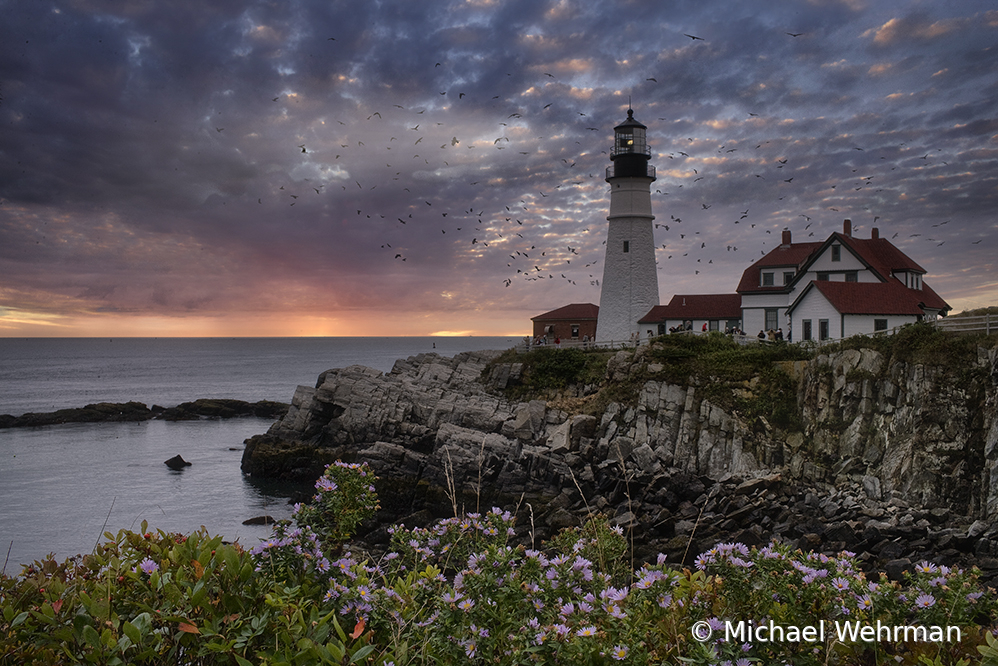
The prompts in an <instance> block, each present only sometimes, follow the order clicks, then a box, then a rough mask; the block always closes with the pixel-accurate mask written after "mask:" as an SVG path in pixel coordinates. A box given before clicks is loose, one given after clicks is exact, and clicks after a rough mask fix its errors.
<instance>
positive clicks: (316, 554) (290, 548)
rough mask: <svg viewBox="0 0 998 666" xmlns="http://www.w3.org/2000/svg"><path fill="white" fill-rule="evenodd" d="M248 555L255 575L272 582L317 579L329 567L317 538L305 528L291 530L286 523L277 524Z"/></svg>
mask: <svg viewBox="0 0 998 666" xmlns="http://www.w3.org/2000/svg"><path fill="white" fill-rule="evenodd" d="M250 555H252V556H253V559H254V560H255V561H256V563H257V564H256V571H258V572H262V573H264V574H265V575H267V576H268V577H270V578H271V579H274V580H283V581H294V580H300V579H302V578H305V577H308V578H320V579H321V578H323V577H324V576H326V575H328V574H329V570H330V568H331V566H332V565H331V564H330V562H329V560H328V559H327V558H326V555H325V553H324V552H323V550H322V545H321V543H320V542H319V537H318V535H317V534H316V533H315V532H313V531H312V530H311V529H310V528H309V527H308V526H307V525H306V526H304V527H291V525H290V523H289V522H288V521H286V520H282V521H280V522H278V523H277V524H276V525H275V526H274V533H273V535H271V537H270V538H269V539H265V540H264V541H261V542H260V543H259V544H258V545H257V546H255V547H254V548H253V549H252V550H250Z"/></svg>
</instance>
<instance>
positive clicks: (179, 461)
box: [163, 453, 192, 471]
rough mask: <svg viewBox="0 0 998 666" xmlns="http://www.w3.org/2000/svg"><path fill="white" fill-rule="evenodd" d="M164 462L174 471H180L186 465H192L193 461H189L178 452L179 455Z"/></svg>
mask: <svg viewBox="0 0 998 666" xmlns="http://www.w3.org/2000/svg"><path fill="white" fill-rule="evenodd" d="M163 464H165V465H166V466H167V467H169V468H170V469H172V470H174V471H179V470H182V469H183V468H185V467H190V466H191V464H192V463H189V462H187V461H186V460H184V458H183V456H181V455H180V454H179V453H178V454H177V455H175V456H173V457H172V458H170V459H169V460H164V461H163Z"/></svg>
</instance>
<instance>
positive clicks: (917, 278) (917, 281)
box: [912, 275, 922, 289]
mask: <svg viewBox="0 0 998 666" xmlns="http://www.w3.org/2000/svg"><path fill="white" fill-rule="evenodd" d="M913 277H914V280H912V282H914V287H913V288H914V289H921V288H922V276H921V275H915V276H913Z"/></svg>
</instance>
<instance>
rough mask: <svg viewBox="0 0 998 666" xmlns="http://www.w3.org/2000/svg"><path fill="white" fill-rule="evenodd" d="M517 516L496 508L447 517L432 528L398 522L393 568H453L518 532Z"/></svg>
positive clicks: (393, 532)
mask: <svg viewBox="0 0 998 666" xmlns="http://www.w3.org/2000/svg"><path fill="white" fill-rule="evenodd" d="M515 523H516V519H515V517H514V516H513V514H511V513H510V512H509V511H503V510H501V509H499V508H497V507H493V508H492V509H491V510H489V511H488V512H487V513H485V514H484V515H483V514H480V513H467V514H464V515H462V516H456V517H453V518H446V519H444V520H441V521H439V522H437V523H436V524H434V525H432V526H430V527H425V528H424V527H413V528H406V527H405V525H397V526H394V527H392V528H389V532H390V533H391V537H392V538H391V551H392V554H393V555H392V557H391V559H390V565H389V568H390V571H391V572H393V573H401V572H406V571H419V570H422V569H424V568H425V567H426V566H428V565H434V566H437V567H440V568H441V569H443V570H447V571H454V570H456V569H457V568H459V567H461V566H463V565H464V563H465V562H467V560H468V557H470V556H471V554H472V553H475V552H477V551H481V550H484V549H486V548H488V547H489V546H492V545H497V546H504V545H506V543H507V541H508V540H509V538H510V537H512V536H514V535H515V534H516V532H515V530H514V528H513V526H514V524H515Z"/></svg>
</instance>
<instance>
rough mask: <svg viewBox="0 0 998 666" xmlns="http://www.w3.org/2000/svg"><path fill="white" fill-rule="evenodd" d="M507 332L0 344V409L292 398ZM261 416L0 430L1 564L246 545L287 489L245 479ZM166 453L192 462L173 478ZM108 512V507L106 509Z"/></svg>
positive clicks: (283, 502) (500, 345) (282, 503)
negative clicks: (244, 465)
mask: <svg viewBox="0 0 998 666" xmlns="http://www.w3.org/2000/svg"><path fill="white" fill-rule="evenodd" d="M516 342H518V340H517V339H515V338H236V339H219V338H201V339H190V338H180V339H178V338H172V339H171V338H160V339H154V338H122V339H117V338H116V339H113V340H110V339H55V340H53V339H28V340H24V339H0V414H14V415H19V414H23V413H25V412H29V411H34V412H45V411H53V410H55V409H62V408H66V407H82V406H84V405H86V404H88V403H93V402H127V401H129V400H137V401H139V402H142V403H145V404H147V405H153V404H159V405H162V406H164V407H171V406H174V405H177V404H179V403H181V402H185V401H188V400H194V399H197V398H234V399H238V400H247V401H257V400H278V401H281V402H290V400H291V396H292V395H293V394H294V390H295V387H296V386H298V385H299V384H305V385H308V386H314V385H315V380H316V378H317V377H318V375H319V373H321V372H323V371H324V370H328V369H329V368H336V367H345V366H348V365H353V364H362V365H367V366H370V367H373V368H376V369H378V370H382V371H388V370H390V369H391V367H392V365H393V364H394V362H395V360H396V359H399V358H406V357H408V356H412V355H415V354H419V353H424V352H437V353H440V354H443V355H445V356H452V355H454V354H456V353H458V352H461V351H470V350H479V349H506V348H509V347H511V346H513V345H514V344H515V343H516ZM270 425H271V421H270V420H267V419H256V418H243V419H229V420H208V419H202V420H200V421H181V422H165V421H147V422H143V423H104V424H67V425H60V426H46V427H41V428H16V429H5V430H0V565H2V563H3V561H4V559H5V558H6V554H7V550H8V547H9V548H10V560H9V562H8V564H7V573H11V571H17V570H19V567H18V565H19V564H22V563H28V562H31V561H32V560H34V559H37V558H40V557H42V556H44V555H46V554H47V553H49V552H54V553H55V554H56V555H57V556H58V557H60V558H61V557H68V556H70V555H75V554H77V553H81V552H90V551H91V549H93V547H94V543H95V542H96V541H97V539H98V538H99V537H100V535H101V533H102V526H103V525H104V521H105V519H107V526H106V528H104V529H105V530H109V531H112V532H116V531H117V530H119V529H138V528H139V525H140V524H141V522H142V521H143V520H147V521H148V522H149V526H150V528H151V529H153V530H157V529H162V530H165V531H176V532H183V533H188V532H191V531H193V530H196V529H198V528H199V527H200V526H202V525H204V526H205V527H206V528H207V529H208V531H209V532H211V533H212V534H221V535H223V536H224V537H226V538H227V539H230V540H231V539H239V540H240V541H241V542H242V543H243V544H244V545H248V546H253V545H255V544H256V543H257V542H258V540H259V539H261V538H265V537H267V536H268V535H269V534H270V529H269V528H267V527H263V526H246V525H243V524H242V521H244V520H246V519H247V518H252V517H254V516H259V515H262V514H269V515H271V516H273V517H275V518H286V517H288V516H290V511H291V508H290V506H289V505H288V502H287V497H288V496H289V494H290V493H291V491H292V490H294V488H293V487H292V486H288V485H287V484H279V483H273V482H261V481H256V480H251V479H249V478H247V477H244V476H243V474H242V473H241V471H240V469H239V463H240V459H241V457H242V448H243V445H242V443H243V440H245V439H246V438H247V437H250V436H251V435H255V434H258V433H262V432H265V431H266V430H267V428H269V427H270ZM176 454H180V455H182V456H183V457H184V458H185V459H186V460H189V461H191V462H192V463H193V465H192V466H190V467H187V468H185V469H184V470H182V471H180V472H173V471H171V470H170V469H169V468H167V467H166V466H165V465H164V464H163V461H164V460H166V459H167V458H171V457H173V456H174V455H176ZM109 511H110V515H108V512H109Z"/></svg>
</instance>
